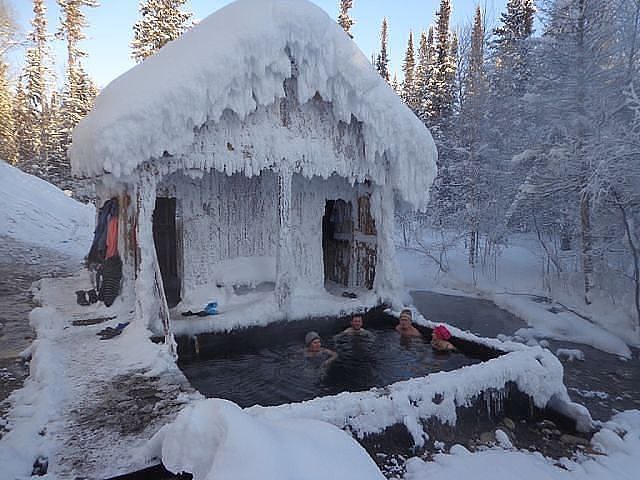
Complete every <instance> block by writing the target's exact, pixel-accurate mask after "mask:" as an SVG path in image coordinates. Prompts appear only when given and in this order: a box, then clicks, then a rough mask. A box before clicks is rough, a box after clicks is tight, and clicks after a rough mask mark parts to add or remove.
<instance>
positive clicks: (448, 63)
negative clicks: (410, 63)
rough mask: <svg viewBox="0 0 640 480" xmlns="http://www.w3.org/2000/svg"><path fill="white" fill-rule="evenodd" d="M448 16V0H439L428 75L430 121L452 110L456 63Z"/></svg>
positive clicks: (444, 118)
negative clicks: (430, 66) (432, 55)
mask: <svg viewBox="0 0 640 480" xmlns="http://www.w3.org/2000/svg"><path fill="white" fill-rule="evenodd" d="M450 17H451V2H450V0H441V1H440V8H439V10H438V12H437V13H436V20H437V21H436V29H435V49H434V59H433V64H432V71H431V73H430V76H429V85H428V90H429V98H428V100H427V112H426V113H427V115H428V116H429V118H430V119H431V121H432V122H433V121H445V120H446V119H447V118H448V117H449V116H450V115H451V114H452V112H453V103H454V97H455V83H454V82H455V75H456V64H455V58H453V57H452V35H451V32H450V31H449V20H450Z"/></svg>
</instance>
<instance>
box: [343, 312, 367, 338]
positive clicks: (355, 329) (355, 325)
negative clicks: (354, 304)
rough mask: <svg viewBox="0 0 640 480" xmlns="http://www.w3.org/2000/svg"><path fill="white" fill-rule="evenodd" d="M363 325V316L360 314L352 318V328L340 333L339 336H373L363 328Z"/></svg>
mask: <svg viewBox="0 0 640 480" xmlns="http://www.w3.org/2000/svg"><path fill="white" fill-rule="evenodd" d="M363 323H364V322H363V320H362V315H360V314H359V313H356V314H355V315H352V316H351V322H350V326H349V327H347V328H346V329H344V330H343V331H342V333H340V334H339V335H366V336H373V334H372V333H371V332H370V331H369V330H367V329H365V328H363V327H362V325H363Z"/></svg>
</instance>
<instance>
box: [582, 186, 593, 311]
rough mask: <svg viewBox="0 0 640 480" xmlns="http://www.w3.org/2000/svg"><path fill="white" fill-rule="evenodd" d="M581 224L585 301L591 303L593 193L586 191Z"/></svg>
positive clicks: (583, 196)
mask: <svg viewBox="0 0 640 480" xmlns="http://www.w3.org/2000/svg"><path fill="white" fill-rule="evenodd" d="M580 226H581V229H580V230H581V235H582V271H583V274H584V302H585V303H586V304H587V305H591V291H592V290H593V285H594V282H593V244H592V237H591V194H590V193H588V192H584V194H583V195H582V197H581V199H580Z"/></svg>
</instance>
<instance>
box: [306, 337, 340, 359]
mask: <svg viewBox="0 0 640 480" xmlns="http://www.w3.org/2000/svg"><path fill="white" fill-rule="evenodd" d="M304 344H305V347H306V348H305V351H304V356H305V358H306V359H308V360H311V361H312V362H313V363H314V364H317V365H318V366H320V367H328V366H329V364H331V362H333V361H334V360H335V359H336V358H337V357H338V354H337V353H336V352H334V351H333V350H329V349H328V348H324V347H323V346H322V339H321V338H320V335H318V333H317V332H309V333H307V334H306V335H305V337H304Z"/></svg>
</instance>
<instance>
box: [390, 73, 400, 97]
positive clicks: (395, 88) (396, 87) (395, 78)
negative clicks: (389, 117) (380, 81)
mask: <svg viewBox="0 0 640 480" xmlns="http://www.w3.org/2000/svg"><path fill="white" fill-rule="evenodd" d="M391 88H392V89H393V91H394V92H396V94H397V95H398V96H401V95H402V86H401V85H400V82H399V81H398V74H397V73H394V74H393V80H391Z"/></svg>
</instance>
